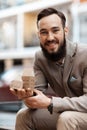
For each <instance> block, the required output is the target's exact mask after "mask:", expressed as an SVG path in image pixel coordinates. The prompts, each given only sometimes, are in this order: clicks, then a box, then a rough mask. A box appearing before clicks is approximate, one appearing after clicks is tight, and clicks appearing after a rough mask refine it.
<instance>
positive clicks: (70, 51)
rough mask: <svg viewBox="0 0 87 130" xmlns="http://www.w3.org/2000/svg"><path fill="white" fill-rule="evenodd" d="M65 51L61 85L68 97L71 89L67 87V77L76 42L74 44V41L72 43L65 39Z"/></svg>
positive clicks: (70, 69) (70, 68)
mask: <svg viewBox="0 0 87 130" xmlns="http://www.w3.org/2000/svg"><path fill="white" fill-rule="evenodd" d="M66 51H67V52H66V53H67V54H66V58H65V64H64V72H63V85H64V88H65V92H66V93H67V95H68V96H69V97H71V96H72V95H73V93H71V91H70V89H69V86H68V79H69V76H70V73H71V71H72V67H73V59H74V56H75V54H76V44H74V43H73V44H72V43H70V42H69V41H67V44H66ZM73 96H74V95H73Z"/></svg>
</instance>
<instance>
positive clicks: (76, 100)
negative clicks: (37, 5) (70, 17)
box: [11, 8, 87, 130]
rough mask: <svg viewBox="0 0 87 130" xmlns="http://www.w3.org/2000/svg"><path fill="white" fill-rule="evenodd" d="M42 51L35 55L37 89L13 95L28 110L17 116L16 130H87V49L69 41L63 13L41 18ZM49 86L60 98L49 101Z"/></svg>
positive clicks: (49, 13)
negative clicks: (46, 92) (47, 91)
mask: <svg viewBox="0 0 87 130" xmlns="http://www.w3.org/2000/svg"><path fill="white" fill-rule="evenodd" d="M37 28H38V37H39V39H40V46H41V48H42V49H41V51H39V52H37V53H36V55H35V62H34V72H35V89H34V91H33V95H32V96H30V92H31V89H30V88H28V89H26V90H25V89H18V90H17V91H15V90H14V89H11V92H12V93H13V94H15V95H16V96H18V98H20V99H22V100H23V101H24V103H25V105H26V106H27V108H24V109H22V110H20V111H19V112H18V113H17V118H16V125H15V130H87V46H84V45H79V44H77V43H72V42H70V41H68V39H67V38H66V36H67V33H68V28H67V27H66V18H65V16H64V14H63V13H62V12H59V11H57V10H55V9H53V8H47V9H44V10H42V11H41V12H40V13H39V14H38V16H37ZM48 85H50V87H51V88H52V89H53V90H54V92H55V93H56V95H57V96H56V97H54V96H52V98H49V97H47V96H46V95H45V94H44V92H45V90H46V89H47V88H48Z"/></svg>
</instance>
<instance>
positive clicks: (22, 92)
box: [10, 88, 33, 100]
mask: <svg viewBox="0 0 87 130" xmlns="http://www.w3.org/2000/svg"><path fill="white" fill-rule="evenodd" d="M10 91H11V92H12V93H13V94H14V95H15V96H17V97H18V99H20V100H23V99H24V98H27V97H30V96H32V95H33V90H32V89H30V88H27V89H24V88H21V89H13V88H10Z"/></svg>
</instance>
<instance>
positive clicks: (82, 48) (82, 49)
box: [77, 44, 87, 55]
mask: <svg viewBox="0 0 87 130" xmlns="http://www.w3.org/2000/svg"><path fill="white" fill-rule="evenodd" d="M77 52H78V53H79V54H80V53H82V54H86V55H87V44H77Z"/></svg>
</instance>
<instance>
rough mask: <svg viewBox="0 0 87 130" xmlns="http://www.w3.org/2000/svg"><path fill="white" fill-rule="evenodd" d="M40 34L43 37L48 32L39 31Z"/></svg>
mask: <svg viewBox="0 0 87 130" xmlns="http://www.w3.org/2000/svg"><path fill="white" fill-rule="evenodd" d="M40 34H41V35H44V36H45V35H47V34H48V32H47V31H41V32H40Z"/></svg>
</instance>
